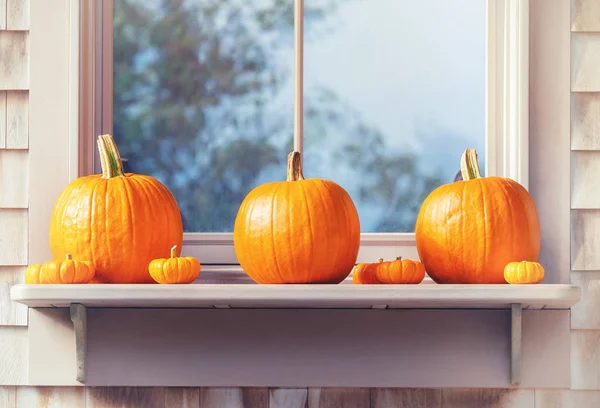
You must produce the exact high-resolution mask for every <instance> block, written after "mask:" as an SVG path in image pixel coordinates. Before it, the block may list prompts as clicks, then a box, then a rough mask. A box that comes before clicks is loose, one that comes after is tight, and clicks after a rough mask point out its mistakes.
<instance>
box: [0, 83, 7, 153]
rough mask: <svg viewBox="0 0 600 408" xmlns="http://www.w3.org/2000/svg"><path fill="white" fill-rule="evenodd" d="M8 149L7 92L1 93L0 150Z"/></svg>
mask: <svg viewBox="0 0 600 408" xmlns="http://www.w3.org/2000/svg"><path fill="white" fill-rule="evenodd" d="M4 148H6V91H0V149H4Z"/></svg>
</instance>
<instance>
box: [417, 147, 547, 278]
mask: <svg viewBox="0 0 600 408" xmlns="http://www.w3.org/2000/svg"><path fill="white" fill-rule="evenodd" d="M461 172H462V177H463V181H457V182H455V183H451V184H446V185H443V186H441V187H438V188H437V189H435V190H434V191H433V192H432V193H431V194H430V195H429V196H428V197H427V198H426V199H425V201H424V202H423V205H422V207H421V210H420V212H419V215H418V217H417V222H416V227H415V235H416V241H417V251H418V252H419V257H420V258H421V261H422V262H423V264H424V265H425V269H426V270H427V273H428V275H429V276H430V277H431V279H433V280H434V281H435V282H437V283H506V281H505V280H504V267H505V266H506V264H507V263H509V262H511V261H514V260H526V261H537V259H538V255H539V252H540V221H539V218H538V213H537V210H536V207H535V203H534V201H533V199H532V198H531V196H530V195H529V193H528V192H527V190H525V188H523V186H521V185H520V184H519V183H517V182H515V181H513V180H511V179H508V178H503V177H481V174H480V172H479V165H478V164H477V153H476V152H475V150H473V149H467V150H466V151H465V153H464V154H463V156H462V159H461Z"/></svg>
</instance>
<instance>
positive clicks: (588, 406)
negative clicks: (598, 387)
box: [535, 390, 600, 408]
mask: <svg viewBox="0 0 600 408" xmlns="http://www.w3.org/2000/svg"><path fill="white" fill-rule="evenodd" d="M598 407H600V392H598V391H576V390H535V408H598Z"/></svg>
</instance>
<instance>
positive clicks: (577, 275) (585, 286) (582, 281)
mask: <svg viewBox="0 0 600 408" xmlns="http://www.w3.org/2000/svg"><path fill="white" fill-rule="evenodd" d="M571 283H572V284H574V285H577V286H579V287H580V288H581V300H580V301H579V302H578V303H577V304H575V305H574V306H573V307H572V308H571V329H595V330H600V313H598V310H600V272H571Z"/></svg>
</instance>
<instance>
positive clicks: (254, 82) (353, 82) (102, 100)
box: [82, 0, 528, 264]
mask: <svg viewBox="0 0 600 408" xmlns="http://www.w3.org/2000/svg"><path fill="white" fill-rule="evenodd" d="M86 7H88V8H86ZM82 12H83V14H82V16H83V18H84V21H86V20H85V19H86V18H87V19H88V21H89V22H90V24H88V25H86V24H82V27H90V28H88V30H87V32H88V33H89V37H90V39H94V40H95V42H94V41H87V42H86V41H85V40H84V41H82V43H83V48H84V49H85V48H86V44H87V46H88V48H91V50H89V49H88V52H87V53H85V52H84V55H90V56H91V57H92V60H93V61H94V64H93V65H94V67H95V70H90V69H88V71H87V74H86V73H83V76H84V77H86V75H87V78H88V79H89V84H90V85H89V86H88V90H89V92H88V94H89V95H88V97H87V98H84V99H87V100H88V101H90V100H94V101H95V103H94V104H91V103H90V105H93V106H94V107H93V108H88V109H87V111H88V112H92V113H90V114H89V116H90V117H91V118H92V119H91V122H93V125H92V129H93V134H90V133H88V135H89V136H90V137H95V135H97V134H99V133H100V132H102V133H112V134H114V136H115V138H116V140H117V143H118V144H119V147H120V149H121V153H122V155H123V156H124V157H125V158H126V159H127V162H126V164H125V165H126V170H128V171H133V172H137V173H145V174H151V175H153V176H155V177H157V178H158V179H160V180H161V181H162V182H163V183H165V184H166V185H167V186H168V187H169V188H170V189H171V191H172V192H173V193H174V195H175V197H176V198H177V201H178V203H179V205H180V208H181V211H182V217H183V219H184V229H185V231H186V234H185V245H186V248H185V250H186V251H187V252H188V253H192V254H194V255H196V256H198V257H199V258H200V259H201V260H202V261H203V263H205V264H211V263H212V264H236V263H237V261H236V259H235V254H234V251H233V246H232V236H231V231H232V229H233V221H234V219H235V215H236V213H237V209H238V206H239V204H240V203H241V201H242V199H243V198H244V196H245V195H246V194H247V193H248V192H249V191H250V190H251V189H252V188H254V187H255V186H257V185H259V184H261V183H263V182H266V181H275V180H281V179H283V178H284V176H285V161H286V155H287V153H288V152H289V151H291V150H292V149H293V148H294V132H293V129H294V114H293V112H294V82H293V78H294V77H293V75H294V0H257V1H252V2H244V1H238V0H227V1H220V0H187V1H183V0H167V1H158V0H153V1H141V0H117V1H114V2H113V1H104V2H98V3H96V4H95V5H92V6H83V10H82ZM449 16H451V18H449ZM527 19H528V16H527V8H526V6H524V3H522V2H518V1H513V0H488V1H487V2H482V1H480V0H456V1H453V2H447V1H445V0H425V1H421V2H414V1H408V0H402V1H399V0H378V1H377V2H373V1H367V0H305V1H304V20H303V21H304V42H303V48H304V75H303V76H304V81H303V82H304V84H303V85H304V87H303V95H304V115H303V118H304V132H303V138H302V141H301V142H298V141H296V145H298V143H300V145H301V146H302V147H303V155H304V172H305V175H306V176H307V177H323V178H328V179H331V180H334V181H336V182H337V183H339V184H340V185H342V186H343V187H344V188H345V189H346V190H348V192H349V193H350V195H351V196H352V198H353V200H354V201H355V203H356V205H357V208H358V211H359V215H360V218H361V230H362V233H363V234H362V235H363V240H362V245H361V252H360V254H359V259H361V258H362V259H368V260H373V259H376V258H377V257H378V256H385V257H395V256H416V250H415V248H414V234H413V233H412V232H413V228H414V221H415V218H416V215H417V213H418V210H419V208H420V205H421V203H422V201H423V199H424V198H425V197H426V196H427V194H429V193H430V192H431V191H432V190H433V189H434V188H436V187H437V186H439V185H441V184H443V183H449V182H452V181H453V180H454V178H455V176H456V174H457V171H458V169H459V166H458V165H459V159H460V155H461V153H462V151H463V150H464V149H465V148H467V147H473V148H476V149H477V151H478V152H479V158H480V159H479V160H480V165H481V166H482V167H484V168H485V170H484V173H485V174H489V175H492V174H498V175H504V176H508V177H512V178H515V179H516V180H518V181H519V182H521V183H522V184H524V185H525V186H527V171H526V169H527V167H526V166H527V132H526V129H527V115H528V112H527V109H528V108H527V92H526V91H527V75H526V73H527V58H526V55H527V46H526V41H525V40H526V39H527ZM83 36H85V33H83ZM524 39H525V40H524ZM84 94H85V91H84ZM85 111H86V109H84V112H85ZM84 114H85V113H84ZM85 137H88V136H87V135H86V136H85ZM83 145H84V146H87V147H84V148H85V149H87V153H86V154H87V155H88V157H90V156H91V153H90V151H91V148H92V146H95V143H93V141H88V142H86V143H83ZM91 162H92V163H94V160H93V157H91ZM94 165H95V166H96V167H97V160H96V161H95V163H94ZM92 169H93V167H92V165H91V163H90V161H89V160H88V166H87V171H88V172H90V171H92ZM96 171H98V169H97V168H96Z"/></svg>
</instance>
